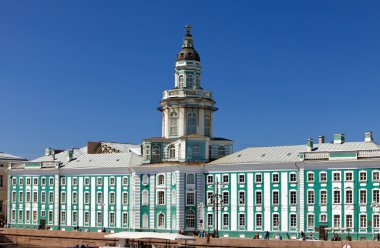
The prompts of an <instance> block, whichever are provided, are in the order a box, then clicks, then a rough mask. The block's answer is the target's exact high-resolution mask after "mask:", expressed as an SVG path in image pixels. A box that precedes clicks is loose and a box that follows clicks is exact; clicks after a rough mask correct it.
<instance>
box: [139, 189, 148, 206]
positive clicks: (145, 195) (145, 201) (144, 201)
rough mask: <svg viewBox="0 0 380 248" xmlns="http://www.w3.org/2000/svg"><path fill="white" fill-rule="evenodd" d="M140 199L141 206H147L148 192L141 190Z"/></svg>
mask: <svg viewBox="0 0 380 248" xmlns="http://www.w3.org/2000/svg"><path fill="white" fill-rule="evenodd" d="M141 195H142V199H141V204H142V205H143V206H147V205H148V204H149V195H148V190H146V189H145V190H143V192H142V194H141Z"/></svg>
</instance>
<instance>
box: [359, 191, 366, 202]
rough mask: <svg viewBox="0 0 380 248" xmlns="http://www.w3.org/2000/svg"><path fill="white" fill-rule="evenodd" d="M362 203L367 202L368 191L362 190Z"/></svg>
mask: <svg viewBox="0 0 380 248" xmlns="http://www.w3.org/2000/svg"><path fill="white" fill-rule="evenodd" d="M359 192H360V204H367V191H366V190H360V191H359Z"/></svg>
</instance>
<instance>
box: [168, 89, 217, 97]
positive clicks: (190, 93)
mask: <svg viewBox="0 0 380 248" xmlns="http://www.w3.org/2000/svg"><path fill="white" fill-rule="evenodd" d="M187 97H189V98H207V99H211V100H212V93H211V91H208V90H201V89H172V90H165V91H164V92H163V96H162V99H163V100H165V99H168V98H187Z"/></svg>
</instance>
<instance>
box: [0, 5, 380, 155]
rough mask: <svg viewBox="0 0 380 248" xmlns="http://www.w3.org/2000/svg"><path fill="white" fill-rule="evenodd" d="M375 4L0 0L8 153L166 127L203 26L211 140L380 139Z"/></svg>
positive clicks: (0, 70) (3, 138) (0, 73)
mask: <svg viewBox="0 0 380 248" xmlns="http://www.w3.org/2000/svg"><path fill="white" fill-rule="evenodd" d="M379 11H380V2H379V1H280V0H279V1H190V2H184V1H149V2H148V1H135V2H132V1H1V2H0V37H1V38H0V89H1V93H2V94H1V100H2V105H1V106H2V107H1V110H2V111H1V115H2V116H1V121H0V151H3V152H8V153H13V154H16V155H20V156H24V157H27V158H35V157H37V156H39V155H42V154H43V151H44V148H46V147H53V148H57V149H64V148H70V147H82V146H84V145H85V144H86V142H87V141H97V140H107V141H120V142H131V143H139V142H141V140H142V139H144V138H147V137H151V136H160V135H161V114H160V112H158V111H157V110H156V107H158V105H159V101H160V100H161V96H162V91H163V90H165V89H169V88H172V87H173V85H174V83H173V78H174V77H173V68H174V62H175V57H176V54H177V52H178V51H179V50H180V46H181V42H182V37H183V35H184V33H185V32H184V29H183V27H184V26H185V24H187V23H191V24H192V26H193V32H192V33H193V36H194V39H195V46H196V49H197V50H198V52H199V53H200V56H201V61H202V66H203V78H202V85H203V87H204V88H206V89H210V90H212V91H213V92H214V97H215V100H216V102H217V106H218V107H219V111H218V112H216V114H215V119H214V135H215V136H217V137H225V138H230V139H233V140H234V141H235V151H237V150H240V149H242V148H244V147H247V146H272V145H289V144H303V143H305V142H306V139H307V138H310V137H311V138H314V139H315V140H316V139H317V137H318V135H325V136H326V139H327V141H330V140H331V139H332V135H333V134H334V133H337V132H343V133H345V134H346V140H348V141H353V140H355V141H356V140H363V139H364V132H365V131H368V130H371V131H373V132H374V137H375V140H380V115H379V113H380V110H379V91H380V86H379V85H380V70H379V65H380V49H379V44H380V32H379V26H380V15H379Z"/></svg>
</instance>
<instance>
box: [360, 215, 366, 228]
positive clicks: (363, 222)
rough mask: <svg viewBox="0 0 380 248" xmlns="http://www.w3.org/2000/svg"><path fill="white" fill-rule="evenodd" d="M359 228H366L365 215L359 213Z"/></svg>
mask: <svg viewBox="0 0 380 248" xmlns="http://www.w3.org/2000/svg"><path fill="white" fill-rule="evenodd" d="M360 228H367V215H365V214H361V215H360Z"/></svg>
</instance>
